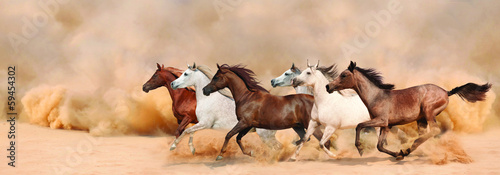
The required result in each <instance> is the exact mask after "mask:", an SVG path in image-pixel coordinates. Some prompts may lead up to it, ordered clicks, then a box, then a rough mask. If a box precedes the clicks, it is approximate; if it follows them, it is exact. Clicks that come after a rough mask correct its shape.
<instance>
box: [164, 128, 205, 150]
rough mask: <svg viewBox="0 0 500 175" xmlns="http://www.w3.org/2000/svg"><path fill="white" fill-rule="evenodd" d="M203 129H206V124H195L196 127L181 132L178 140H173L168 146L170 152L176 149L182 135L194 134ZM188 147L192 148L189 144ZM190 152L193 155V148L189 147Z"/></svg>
mask: <svg viewBox="0 0 500 175" xmlns="http://www.w3.org/2000/svg"><path fill="white" fill-rule="evenodd" d="M205 128H208V125H207V124H204V123H197V124H196V125H194V126H192V127H190V128H188V129H186V130H184V132H182V134H181V135H180V136H179V138H177V139H175V140H174V143H172V146H170V151H172V150H174V149H175V148H176V147H177V144H179V142H180V141H181V140H182V138H183V137H184V135H186V134H191V133H194V132H196V131H198V130H201V129H205ZM191 136H192V135H191ZM191 140H192V139H191ZM190 146H193V145H192V144H191V145H190ZM191 152H192V153H193V154H194V147H191Z"/></svg>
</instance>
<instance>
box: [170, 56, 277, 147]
mask: <svg viewBox="0 0 500 175" xmlns="http://www.w3.org/2000/svg"><path fill="white" fill-rule="evenodd" d="M212 75H213V74H212V73H211V70H210V69H209V68H208V67H207V66H203V65H200V66H197V65H196V64H193V66H189V65H188V69H187V70H186V71H184V73H183V74H182V75H181V76H180V77H179V78H177V79H176V80H175V81H173V82H172V83H171V84H172V88H173V89H177V88H186V87H190V86H194V87H195V89H196V116H197V117H198V121H199V122H198V123H197V124H196V125H194V126H192V127H190V128H188V129H186V130H185V131H184V132H183V133H182V134H181V135H180V136H179V138H177V139H175V140H174V142H173V143H172V146H171V147H170V150H174V149H175V148H176V147H177V144H178V143H179V142H180V141H181V139H182V138H183V136H184V135H185V134H190V135H191V136H192V135H193V133H194V132H196V131H198V130H201V129H209V128H213V129H231V128H233V127H234V126H235V125H236V123H237V122H238V121H237V119H236V112H235V103H234V100H233V98H232V96H231V93H230V92H229V91H228V90H227V89H219V90H218V92H217V93H214V94H213V95H211V96H205V95H203V93H202V92H203V91H202V88H203V87H205V85H207V84H208V83H209V82H210V81H211V78H212ZM256 132H257V134H258V135H259V137H260V138H261V140H262V141H263V142H264V143H266V144H267V145H268V146H269V147H272V148H275V147H281V143H279V142H278V141H277V140H276V137H275V134H276V131H273V130H266V129H256ZM189 147H190V149H191V152H192V153H193V154H194V153H195V148H194V145H193V140H192V139H191V138H190V139H189Z"/></svg>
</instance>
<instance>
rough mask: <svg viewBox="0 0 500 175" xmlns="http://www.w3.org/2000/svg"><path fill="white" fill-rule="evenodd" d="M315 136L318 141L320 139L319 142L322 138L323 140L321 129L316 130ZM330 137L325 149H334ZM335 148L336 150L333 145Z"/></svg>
mask: <svg viewBox="0 0 500 175" xmlns="http://www.w3.org/2000/svg"><path fill="white" fill-rule="evenodd" d="M313 136H314V137H316V139H318V141H320V140H321V138H323V132H321V129H315V130H314V133H313ZM330 137H332V136H331V135H330ZM330 137H329V138H328V140H327V141H326V143H325V147H326V148H328V149H330V147H332V142H331V141H330ZM333 148H336V146H335V143H333Z"/></svg>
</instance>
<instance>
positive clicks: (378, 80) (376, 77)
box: [354, 67, 394, 90]
mask: <svg viewBox="0 0 500 175" xmlns="http://www.w3.org/2000/svg"><path fill="white" fill-rule="evenodd" d="M354 69H355V70H357V71H359V72H360V73H361V74H363V75H364V76H365V77H366V78H368V80H370V81H371V82H372V83H373V84H375V86H377V87H378V88H380V89H387V90H393V89H394V85H393V84H385V83H384V82H382V79H383V77H382V76H381V75H380V73H378V72H377V71H376V70H375V69H372V68H369V69H363V68H360V67H355V68H354Z"/></svg>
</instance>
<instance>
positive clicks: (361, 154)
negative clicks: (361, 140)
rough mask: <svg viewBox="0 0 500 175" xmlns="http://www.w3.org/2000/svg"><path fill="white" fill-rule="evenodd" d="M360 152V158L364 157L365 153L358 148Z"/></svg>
mask: <svg viewBox="0 0 500 175" xmlns="http://www.w3.org/2000/svg"><path fill="white" fill-rule="evenodd" d="M358 152H359V156H360V157H363V153H364V151H363V149H359V148H358Z"/></svg>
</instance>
